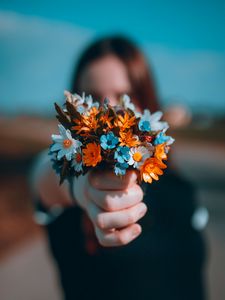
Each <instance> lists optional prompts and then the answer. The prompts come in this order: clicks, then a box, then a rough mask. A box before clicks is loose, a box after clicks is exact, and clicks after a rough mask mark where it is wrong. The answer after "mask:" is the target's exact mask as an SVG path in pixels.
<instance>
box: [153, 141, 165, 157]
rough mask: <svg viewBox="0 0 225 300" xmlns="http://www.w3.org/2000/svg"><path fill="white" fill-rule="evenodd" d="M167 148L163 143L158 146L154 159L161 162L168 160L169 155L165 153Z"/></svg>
mask: <svg viewBox="0 0 225 300" xmlns="http://www.w3.org/2000/svg"><path fill="white" fill-rule="evenodd" d="M165 146H166V144H165V143H163V144H160V145H157V146H156V147H155V154H154V157H155V158H157V159H158V160H160V161H162V160H166V159H167V155H166V153H165Z"/></svg>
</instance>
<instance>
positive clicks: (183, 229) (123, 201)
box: [36, 36, 204, 300]
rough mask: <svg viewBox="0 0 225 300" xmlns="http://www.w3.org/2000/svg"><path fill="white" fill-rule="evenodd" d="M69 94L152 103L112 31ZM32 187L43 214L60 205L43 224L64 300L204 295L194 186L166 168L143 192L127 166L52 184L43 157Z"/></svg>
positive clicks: (93, 49) (88, 57)
mask: <svg viewBox="0 0 225 300" xmlns="http://www.w3.org/2000/svg"><path fill="white" fill-rule="evenodd" d="M72 92H73V93H75V92H76V93H80V94H82V92H85V93H86V95H88V94H91V95H93V98H94V99H95V100H99V101H102V100H103V99H104V98H105V97H107V98H108V99H110V103H111V104H112V105H114V104H117V103H118V99H119V97H120V96H121V95H123V94H128V95H130V97H131V99H132V101H133V102H134V103H135V105H136V106H137V107H138V109H139V110H141V111H142V110H143V109H145V108H148V109H150V111H151V112H155V111H156V110H158V109H159V104H158V101H157V95H156V91H155V86H154V82H153V78H152V74H151V72H150V71H149V69H148V67H147V64H146V61H145V59H144V56H143V54H142V53H141V52H140V50H139V49H138V48H137V47H136V46H135V44H133V43H132V42H131V41H130V40H128V39H126V38H123V37H119V36H114V37H108V38H103V39H100V40H98V41H96V42H95V43H93V44H92V45H90V46H89V47H88V48H87V49H86V50H85V51H84V52H83V54H82V56H81V58H80V60H79V62H78V65H77V68H76V71H75V73H74V77H73V82H72ZM36 185H37V188H38V193H39V196H40V199H41V201H40V202H39V205H41V206H42V207H44V208H45V209H47V211H48V213H49V214H50V212H52V211H55V207H58V206H61V207H64V208H66V209H65V210H64V211H63V213H62V214H60V215H59V216H58V217H56V218H55V219H54V220H53V221H52V222H50V223H49V224H48V225H47V226H46V228H47V232H48V236H49V241H50V246H51V249H52V253H53V255H54V257H55V259H56V262H57V264H58V267H59V271H60V276H61V281H62V286H63V288H64V291H65V298H66V299H91V298H92V299H117V300H118V299H151V300H156V299H160V300H161V299H162V300H165V299H167V300H168V299H173V300H176V299H177V300H185V299H188V300H190V299H192V300H194V299H196V300H197V299H198V300H201V299H204V295H203V294H204V293H203V277H202V272H203V263H204V245H203V240H202V237H201V235H200V234H199V232H197V231H196V230H195V229H194V228H192V226H191V217H192V214H193V212H194V210H195V200H194V190H193V187H192V186H191V185H190V184H189V183H188V182H186V181H185V180H184V179H182V178H180V177H179V176H177V175H176V173H175V172H174V171H173V170H172V169H171V168H168V169H167V170H166V171H165V175H164V176H162V177H161V179H160V182H159V183H157V182H156V183H153V184H151V185H145V186H144V188H145V194H143V191H142V189H141V188H140V187H139V186H138V185H137V183H136V174H135V173H134V172H133V171H130V172H128V173H127V175H126V177H125V178H124V179H123V180H121V179H120V178H118V177H116V176H115V175H113V174H112V173H111V172H106V171H104V172H100V171H99V172H91V173H90V174H87V175H85V176H82V177H79V178H78V179H74V181H73V182H72V184H71V185H70V186H67V185H66V184H65V185H64V186H59V185H58V178H57V177H56V175H55V174H54V172H53V171H52V170H51V165H50V164H49V162H46V164H43V168H42V170H41V172H39V175H38V179H37V181H36ZM72 198H73V199H72ZM74 201H75V204H74ZM147 206H148V207H149V212H148V213H147V214H146V211H147ZM144 215H145V217H144ZM138 221H139V223H137V222H138ZM141 231H142V233H141Z"/></svg>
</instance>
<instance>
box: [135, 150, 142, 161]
mask: <svg viewBox="0 0 225 300" xmlns="http://www.w3.org/2000/svg"><path fill="white" fill-rule="evenodd" d="M133 159H134V160H135V161H137V162H139V161H141V159H142V154H141V153H140V152H135V153H134V155H133Z"/></svg>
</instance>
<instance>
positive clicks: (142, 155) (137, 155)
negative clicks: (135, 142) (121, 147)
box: [128, 146, 152, 168]
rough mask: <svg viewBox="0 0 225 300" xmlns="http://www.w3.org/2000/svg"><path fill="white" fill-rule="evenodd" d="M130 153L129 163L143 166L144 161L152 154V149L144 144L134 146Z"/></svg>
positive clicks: (136, 166) (137, 166) (134, 165)
mask: <svg viewBox="0 0 225 300" xmlns="http://www.w3.org/2000/svg"><path fill="white" fill-rule="evenodd" d="M129 154H130V159H129V160H128V164H129V165H130V166H131V165H132V166H133V167H134V168H139V167H140V166H142V165H143V163H144V161H145V160H146V159H147V158H149V157H150V156H151V155H152V153H151V151H150V150H148V149H147V148H146V147H144V146H138V147H132V148H131V149H130V153H129Z"/></svg>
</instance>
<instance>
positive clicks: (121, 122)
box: [114, 111, 136, 131]
mask: <svg viewBox="0 0 225 300" xmlns="http://www.w3.org/2000/svg"><path fill="white" fill-rule="evenodd" d="M135 123H136V117H135V116H130V114H129V113H128V112H127V111H125V112H124V116H122V115H118V116H117V119H116V120H115V122H114V124H115V126H116V127H119V128H120V130H121V131H124V130H125V129H129V128H130V127H132V126H133V125H135Z"/></svg>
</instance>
